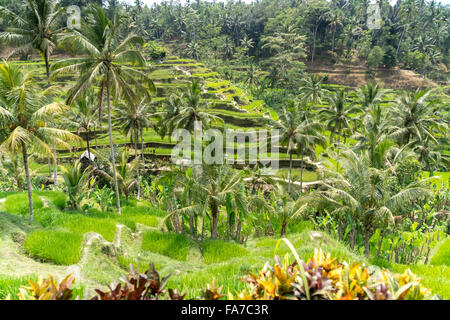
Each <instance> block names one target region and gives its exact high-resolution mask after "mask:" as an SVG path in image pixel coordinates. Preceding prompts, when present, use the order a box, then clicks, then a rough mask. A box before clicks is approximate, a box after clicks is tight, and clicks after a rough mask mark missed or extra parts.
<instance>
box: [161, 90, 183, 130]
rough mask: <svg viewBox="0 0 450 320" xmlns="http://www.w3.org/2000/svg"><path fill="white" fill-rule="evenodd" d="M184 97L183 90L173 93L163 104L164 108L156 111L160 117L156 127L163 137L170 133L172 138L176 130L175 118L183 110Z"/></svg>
mask: <svg viewBox="0 0 450 320" xmlns="http://www.w3.org/2000/svg"><path fill="white" fill-rule="evenodd" d="M182 97H183V94H182V93H181V92H173V93H171V94H170V95H169V96H168V97H167V98H166V99H165V100H164V103H163V104H162V109H163V110H162V111H159V112H156V113H155V116H156V117H157V119H158V123H157V125H156V129H157V131H158V134H159V135H160V136H161V138H164V137H165V136H166V135H168V136H169V139H170V136H171V135H172V133H173V130H174V119H176V117H177V116H178V115H179V114H180V112H181V110H182V106H183V101H182Z"/></svg>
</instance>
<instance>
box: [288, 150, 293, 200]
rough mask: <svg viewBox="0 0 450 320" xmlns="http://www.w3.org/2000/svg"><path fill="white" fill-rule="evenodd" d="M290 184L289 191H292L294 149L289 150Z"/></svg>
mask: <svg viewBox="0 0 450 320" xmlns="http://www.w3.org/2000/svg"><path fill="white" fill-rule="evenodd" d="M288 180H289V185H288V193H291V184H292V151H290V152H289V179H288Z"/></svg>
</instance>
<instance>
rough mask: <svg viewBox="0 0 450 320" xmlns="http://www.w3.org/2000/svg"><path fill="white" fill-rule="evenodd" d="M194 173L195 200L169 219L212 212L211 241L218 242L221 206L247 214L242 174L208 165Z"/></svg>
mask: <svg viewBox="0 0 450 320" xmlns="http://www.w3.org/2000/svg"><path fill="white" fill-rule="evenodd" d="M193 174H194V180H193V181H195V182H196V183H194V184H192V187H193V188H195V191H193V192H192V195H193V196H195V201H192V203H190V204H189V205H188V206H186V207H184V208H181V209H179V210H175V211H173V212H172V213H171V214H169V215H168V216H167V218H168V217H171V216H172V215H173V214H178V213H183V214H186V213H196V214H199V213H201V214H202V215H203V217H204V216H205V215H207V211H208V209H209V212H210V213H211V238H212V239H217V238H218V236H219V234H218V231H217V228H218V224H219V213H220V211H219V209H220V207H221V206H223V205H226V204H228V205H229V206H231V207H232V208H234V209H233V211H234V212H241V213H246V211H247V208H246V203H245V199H244V192H243V189H242V178H241V175H240V173H239V172H237V171H235V170H233V169H232V168H231V167H229V166H227V165H207V164H205V163H203V164H202V165H201V166H199V167H195V168H194V169H193ZM203 226H204V222H203ZM202 234H203V232H202Z"/></svg>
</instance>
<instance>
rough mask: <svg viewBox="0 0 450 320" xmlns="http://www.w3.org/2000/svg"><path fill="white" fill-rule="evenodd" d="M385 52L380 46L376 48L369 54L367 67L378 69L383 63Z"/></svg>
mask: <svg viewBox="0 0 450 320" xmlns="http://www.w3.org/2000/svg"><path fill="white" fill-rule="evenodd" d="M383 57H384V51H383V49H382V48H380V47H379V46H375V47H373V48H372V50H371V51H370V53H369V57H368V58H367V65H368V66H369V68H377V67H379V66H380V65H381V64H382V63H383Z"/></svg>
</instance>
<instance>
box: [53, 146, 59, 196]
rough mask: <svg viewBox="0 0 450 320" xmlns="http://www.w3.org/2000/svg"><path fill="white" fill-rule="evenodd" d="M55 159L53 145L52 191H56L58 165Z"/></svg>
mask: <svg viewBox="0 0 450 320" xmlns="http://www.w3.org/2000/svg"><path fill="white" fill-rule="evenodd" d="M57 161H58V160H57V159H56V146H55V144H53V180H54V181H53V189H54V190H55V191H56V189H58V163H57Z"/></svg>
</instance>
